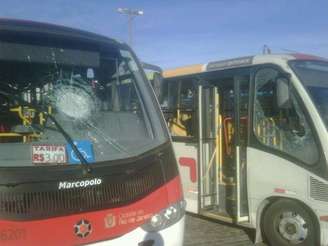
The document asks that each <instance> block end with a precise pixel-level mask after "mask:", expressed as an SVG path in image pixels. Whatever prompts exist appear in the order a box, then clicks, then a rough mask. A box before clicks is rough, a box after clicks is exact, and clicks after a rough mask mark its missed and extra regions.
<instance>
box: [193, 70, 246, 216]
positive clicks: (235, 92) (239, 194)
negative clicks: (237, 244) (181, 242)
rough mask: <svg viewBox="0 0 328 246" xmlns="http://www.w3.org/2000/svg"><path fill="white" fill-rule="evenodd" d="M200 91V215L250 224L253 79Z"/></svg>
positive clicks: (233, 80) (236, 79)
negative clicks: (248, 181)
mask: <svg viewBox="0 0 328 246" xmlns="http://www.w3.org/2000/svg"><path fill="white" fill-rule="evenodd" d="M230 80H231V81H230V82H231V83H227V85H226V86H224V85H223V86H220V85H219V86H218V87H215V86H213V87H205V86H199V88H198V90H199V93H198V109H199V110H198V114H199V115H198V119H199V122H198V126H199V148H198V150H199V152H198V157H199V191H200V192H199V208H200V213H201V214H203V215H205V216H208V217H212V218H217V219H220V220H225V221H228V222H244V221H248V200H247V187H246V146H247V135H248V134H247V131H248V91H249V88H248V85H249V77H247V76H232V77H231V78H230Z"/></svg>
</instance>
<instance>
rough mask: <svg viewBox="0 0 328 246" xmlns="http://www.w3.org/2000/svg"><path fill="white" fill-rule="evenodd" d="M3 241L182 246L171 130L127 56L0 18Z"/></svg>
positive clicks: (106, 43) (122, 48)
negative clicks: (169, 130)
mask: <svg viewBox="0 0 328 246" xmlns="http://www.w3.org/2000/svg"><path fill="white" fill-rule="evenodd" d="M0 64H1V71H0V100H1V103H0V112H1V113H0V119H1V120H0V177H1V181H0V244H1V245H67V246H68V245H82V244H83V245H138V246H146V245H147V246H148V245H154V246H155V245H182V241H183V232H184V209H185V208H184V206H185V205H184V204H185V202H184V200H183V194H182V189H181V184H180V179H179V175H178V167H177V164H176V160H175V157H174V153H173V150H172V144H171V142H170V137H169V133H168V132H167V127H166V125H165V122H164V120H163V119H162V116H161V112H160V109H159V108H158V107H157V105H158V104H157V102H156V97H155V95H154V94H153V92H152V89H151V86H150V85H149V83H147V79H146V77H145V73H144V71H143V70H142V67H141V64H140V63H139V62H138V60H137V58H136V56H135V55H134V53H133V52H132V50H131V49H130V48H129V47H128V46H127V45H126V44H123V43H120V42H117V41H115V40H113V39H110V38H107V37H104V36H101V35H97V34H94V33H90V32H86V31H81V30H77V29H72V28H68V27H63V26H56V25H51V24H44V23H36V22H29V21H19V20H7V19H1V20H0Z"/></svg>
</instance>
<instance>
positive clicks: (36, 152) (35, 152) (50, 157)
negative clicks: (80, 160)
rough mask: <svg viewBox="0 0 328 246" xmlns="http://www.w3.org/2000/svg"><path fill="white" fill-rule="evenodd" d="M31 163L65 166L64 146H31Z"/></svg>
mask: <svg viewBox="0 0 328 246" xmlns="http://www.w3.org/2000/svg"><path fill="white" fill-rule="evenodd" d="M32 162H33V163H34V164H47V163H56V164H65V163H66V162H67V156H66V150H65V145H50V144H40V145H32Z"/></svg>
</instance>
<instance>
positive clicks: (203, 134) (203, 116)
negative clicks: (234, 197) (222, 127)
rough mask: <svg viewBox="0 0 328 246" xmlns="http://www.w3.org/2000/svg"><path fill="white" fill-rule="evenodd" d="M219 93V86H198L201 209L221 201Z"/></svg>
mask: <svg viewBox="0 0 328 246" xmlns="http://www.w3.org/2000/svg"><path fill="white" fill-rule="evenodd" d="M218 115H219V93H218V89H217V87H214V86H213V87H205V86H202V85H199V86H198V119H199V122H198V128H199V129H198V130H199V134H198V137H199V138H198V139H199V147H198V163H199V207H200V210H201V211H200V212H201V213H202V212H206V211H213V210H216V208H217V206H218V204H219V186H218V181H219V180H218V179H219V156H220V148H219V146H220V143H219V123H220V122H219V118H218V117H217V116H218Z"/></svg>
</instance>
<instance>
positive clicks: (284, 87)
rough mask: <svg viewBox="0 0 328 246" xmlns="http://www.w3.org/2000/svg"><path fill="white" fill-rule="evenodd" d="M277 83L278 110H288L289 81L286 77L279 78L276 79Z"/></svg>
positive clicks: (289, 103) (289, 100)
mask: <svg viewBox="0 0 328 246" xmlns="http://www.w3.org/2000/svg"><path fill="white" fill-rule="evenodd" d="M276 82H277V92H276V97H277V98H276V99H277V106H278V108H282V109H283V108H284V109H288V108H290V107H291V97H290V80H289V78H288V77H286V76H280V77H278V78H277V79H276Z"/></svg>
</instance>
